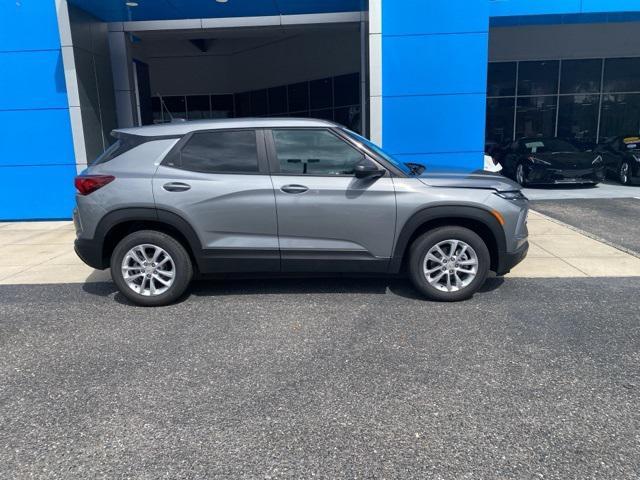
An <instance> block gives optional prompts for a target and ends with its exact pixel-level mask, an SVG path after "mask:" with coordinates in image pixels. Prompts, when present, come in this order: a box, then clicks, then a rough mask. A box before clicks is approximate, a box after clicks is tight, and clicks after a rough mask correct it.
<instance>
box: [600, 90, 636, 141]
mask: <svg viewBox="0 0 640 480" xmlns="http://www.w3.org/2000/svg"><path fill="white" fill-rule="evenodd" d="M636 133H640V95H639V94H632V95H631V94H630V95H611V94H608V95H604V96H603V97H602V118H601V120H600V136H601V137H614V136H618V135H633V134H636Z"/></svg>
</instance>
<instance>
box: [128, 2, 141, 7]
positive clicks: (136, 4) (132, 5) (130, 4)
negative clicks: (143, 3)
mask: <svg viewBox="0 0 640 480" xmlns="http://www.w3.org/2000/svg"><path fill="white" fill-rule="evenodd" d="M125 5H126V6H127V7H137V6H138V2H126V3H125Z"/></svg>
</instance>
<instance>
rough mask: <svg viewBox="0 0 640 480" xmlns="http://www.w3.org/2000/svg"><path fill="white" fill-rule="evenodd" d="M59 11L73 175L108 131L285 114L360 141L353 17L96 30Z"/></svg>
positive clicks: (362, 128) (358, 26)
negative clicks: (345, 131) (65, 44)
mask: <svg viewBox="0 0 640 480" xmlns="http://www.w3.org/2000/svg"><path fill="white" fill-rule="evenodd" d="M68 12H69V26H70V33H71V40H72V44H73V46H72V49H69V53H71V52H72V53H73V56H71V54H68V55H67V56H66V58H65V70H66V71H67V72H73V73H75V75H70V74H67V75H66V80H67V84H68V90H69V92H70V110H71V118H72V130H73V137H74V143H75V151H76V158H77V164H78V169H79V170H80V169H81V168H84V165H86V164H87V163H88V162H90V161H91V160H92V159H93V158H96V157H97V156H98V155H99V154H100V153H102V152H103V151H104V150H105V149H106V148H107V147H108V146H109V145H110V144H111V143H112V141H113V139H112V138H111V136H110V132H111V131H112V130H113V129H114V128H118V127H121V128H122V127H131V126H139V125H150V124H158V123H166V122H171V121H180V120H203V119H214V118H234V117H266V116H271V117H279V116H293V117H311V118H320V119H326V120H331V121H335V122H337V123H340V124H342V125H345V126H347V127H348V128H350V129H352V130H355V131H357V132H359V133H364V134H365V135H366V134H368V131H367V130H368V123H369V122H368V101H367V100H368V95H369V93H368V63H369V62H368V53H367V45H368V31H367V30H368V25H367V22H366V19H367V16H366V13H364V12H362V11H348V12H337V13H323V14H309V15H291V16H286V15H279V16H268V17H246V18H245V17H239V18H209V19H207V18H202V19H184V20H173V19H172V20H158V21H130V22H106V21H103V20H101V19H99V18H97V17H95V16H94V15H92V14H90V13H89V12H88V11H86V10H84V9H83V8H80V7H78V6H76V5H74V4H71V3H69V5H68ZM74 84H75V85H74ZM76 92H77V94H78V98H77V100H75V99H74V93H76ZM76 104H77V107H76V106H75V105H76Z"/></svg>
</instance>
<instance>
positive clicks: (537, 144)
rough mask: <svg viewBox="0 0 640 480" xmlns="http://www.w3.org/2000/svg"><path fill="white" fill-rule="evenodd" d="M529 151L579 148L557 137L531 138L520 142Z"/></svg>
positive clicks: (572, 149) (567, 150) (541, 151)
mask: <svg viewBox="0 0 640 480" xmlns="http://www.w3.org/2000/svg"><path fill="white" fill-rule="evenodd" d="M520 143H521V144H522V146H523V147H524V148H525V150H526V151H527V152H529V153H551V152H578V151H579V150H578V149H577V148H576V147H575V146H574V145H572V144H571V143H569V142H565V141H564V140H560V139H558V138H531V139H526V138H525V139H523V140H521V142H520Z"/></svg>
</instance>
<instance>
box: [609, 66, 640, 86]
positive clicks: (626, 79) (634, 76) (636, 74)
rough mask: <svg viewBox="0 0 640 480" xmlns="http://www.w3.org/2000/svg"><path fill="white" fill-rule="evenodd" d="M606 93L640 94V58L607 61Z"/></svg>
mask: <svg viewBox="0 0 640 480" xmlns="http://www.w3.org/2000/svg"><path fill="white" fill-rule="evenodd" d="M604 91H605V92H640V58H608V59H606V60H605V62H604Z"/></svg>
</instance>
